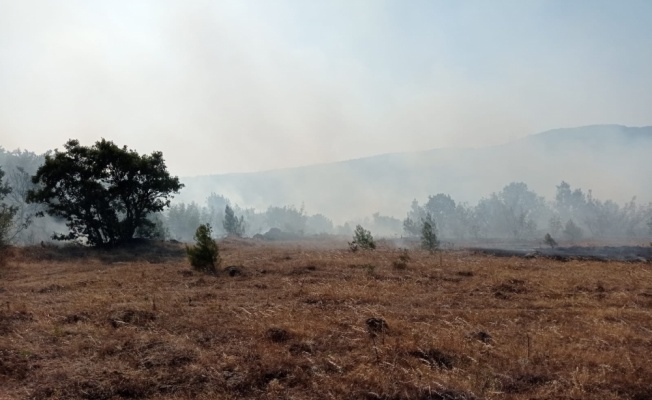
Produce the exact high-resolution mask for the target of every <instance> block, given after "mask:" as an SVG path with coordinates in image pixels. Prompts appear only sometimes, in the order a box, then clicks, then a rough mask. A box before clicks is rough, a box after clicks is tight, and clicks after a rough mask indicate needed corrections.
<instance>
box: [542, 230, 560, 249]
mask: <svg viewBox="0 0 652 400" xmlns="http://www.w3.org/2000/svg"><path fill="white" fill-rule="evenodd" d="M543 241H544V242H545V243H546V244H547V245H548V246H550V248H552V249H554V248H555V247H556V246H557V241H556V240H555V239H553V238H552V236H550V234H549V233H546V236H545V237H544V238H543Z"/></svg>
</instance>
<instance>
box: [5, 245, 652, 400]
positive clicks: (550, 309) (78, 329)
mask: <svg viewBox="0 0 652 400" xmlns="http://www.w3.org/2000/svg"><path fill="white" fill-rule="evenodd" d="M151 245H152V247H151V248H150V247H148V246H149V245H148V244H142V245H141V247H136V248H132V249H126V250H125V249H121V250H117V251H116V252H115V254H112V253H111V252H110V251H106V250H101V251H100V250H90V249H83V248H81V249H80V248H73V249H68V248H62V249H57V248H34V249H31V248H30V249H14V250H12V254H10V256H9V258H8V260H7V262H6V264H5V265H4V266H3V267H1V268H0V277H1V280H0V296H1V297H0V298H1V299H2V303H1V304H0V307H1V308H0V399H5V398H7V399H14V398H15V399H76V398H80V399H121V398H154V399H184V398H188V399H190V398H192V399H214V398H225V399H236V398H238V399H240V398H250V399H282V398H293V399H321V398H323V399H333V398H354V399H386V400H390V399H391V400H425V399H439V400H442V399H447V400H451V399H458V400H462V399H531V398H538V399H550V398H573V399H604V400H606V399H635V400H642V399H648V398H651V397H652V396H651V395H652V383H651V382H652V365H651V364H650V362H649V355H650V354H652V311H651V310H652V268H651V266H650V264H647V263H631V262H630V263H620V262H593V261H585V260H571V261H565V262H560V261H555V260H551V259H536V258H535V259H523V258H496V257H492V256H488V255H482V254H472V253H469V252H464V251H448V252H444V253H443V254H442V259H441V261H440V259H439V255H438V254H437V255H434V256H433V255H431V254H429V253H427V252H421V251H416V250H411V251H410V254H409V257H408V258H406V257H402V256H404V255H407V254H406V253H405V252H404V251H402V250H398V249H395V248H392V247H390V246H389V245H387V244H382V243H381V244H380V246H379V248H378V249H377V250H376V251H374V252H356V253H351V252H349V251H348V250H347V249H346V244H345V243H344V242H342V243H337V242H309V241H305V242H301V243H265V242H259V241H254V240H244V239H228V240H227V241H225V242H224V243H220V250H221V251H220V253H221V256H222V258H223V260H224V265H228V266H229V267H226V268H225V269H224V270H223V271H221V272H220V273H219V274H217V275H216V276H211V275H204V274H198V273H195V272H193V271H191V270H190V268H189V266H188V265H187V261H186V260H185V258H184V253H183V248H182V247H180V246H179V245H175V244H160V243H154V244H151ZM397 262H404V263H405V267H402V266H397V264H396V263H397ZM370 321H371V322H370Z"/></svg>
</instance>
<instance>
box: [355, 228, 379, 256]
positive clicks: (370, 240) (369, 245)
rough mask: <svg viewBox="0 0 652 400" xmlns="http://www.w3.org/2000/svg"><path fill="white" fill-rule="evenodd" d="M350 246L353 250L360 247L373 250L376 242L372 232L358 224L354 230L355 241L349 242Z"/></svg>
mask: <svg viewBox="0 0 652 400" xmlns="http://www.w3.org/2000/svg"><path fill="white" fill-rule="evenodd" d="M349 248H350V249H351V251H358V249H363V250H373V249H375V248H376V242H374V237H373V236H371V232H369V231H368V230H366V229H364V228H363V227H362V226H361V225H358V226H356V227H355V232H353V241H352V242H349Z"/></svg>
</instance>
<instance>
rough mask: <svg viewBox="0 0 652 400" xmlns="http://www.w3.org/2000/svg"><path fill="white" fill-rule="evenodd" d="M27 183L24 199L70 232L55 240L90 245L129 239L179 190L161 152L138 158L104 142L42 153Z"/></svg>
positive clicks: (71, 143) (73, 142)
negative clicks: (29, 186)
mask: <svg viewBox="0 0 652 400" xmlns="http://www.w3.org/2000/svg"><path fill="white" fill-rule="evenodd" d="M32 181H33V182H34V184H37V185H38V186H37V188H36V189H34V190H30V191H29V193H28V195H27V200H28V201H29V202H33V203H43V204H44V205H45V206H46V212H47V213H48V214H50V215H52V216H56V217H61V218H64V219H65V220H66V221H67V222H66V225H67V226H68V228H69V229H70V232H69V233H68V234H59V235H55V236H54V239H58V240H80V239H82V240H83V239H85V240H86V241H87V243H88V244H91V245H116V244H120V243H124V242H127V241H129V240H131V239H132V238H133V237H134V235H135V233H136V230H137V229H138V228H142V227H146V226H148V225H150V224H152V222H151V221H149V220H148V219H147V216H148V215H149V214H150V213H155V212H159V211H162V210H163V209H164V208H165V207H167V206H169V205H170V199H171V198H172V194H173V193H178V192H179V190H180V189H181V188H182V187H183V185H182V184H181V183H179V178H178V177H171V176H170V174H169V173H168V171H167V168H166V166H165V161H164V160H163V154H162V153H161V152H153V153H152V154H151V155H142V156H141V155H139V154H138V153H136V152H135V151H134V150H129V149H127V147H126V146H124V147H118V146H117V145H115V144H114V143H113V142H111V141H107V140H104V139H102V140H101V141H99V142H96V143H95V145H93V146H91V147H84V146H81V145H80V144H79V141H77V140H70V141H68V143H66V144H65V151H62V152H60V151H55V152H54V153H53V154H51V155H46V157H45V163H44V164H43V165H42V166H41V167H40V168H39V169H38V171H37V172H36V175H34V176H33V177H32Z"/></svg>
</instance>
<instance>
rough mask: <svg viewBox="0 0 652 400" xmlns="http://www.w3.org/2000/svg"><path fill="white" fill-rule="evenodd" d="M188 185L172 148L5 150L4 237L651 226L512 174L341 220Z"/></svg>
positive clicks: (463, 236) (591, 231)
mask: <svg viewBox="0 0 652 400" xmlns="http://www.w3.org/2000/svg"><path fill="white" fill-rule="evenodd" d="M182 188H183V184H182V183H181V182H180V181H179V178H178V177H174V176H171V175H170V174H169V173H168V171H167V167H166V165H165V161H164V159H163V155H162V154H161V153H160V152H153V153H152V154H149V155H140V154H138V153H136V152H135V151H134V150H130V149H128V148H127V147H126V146H123V147H119V146H117V145H115V144H114V143H113V142H110V141H107V140H104V139H102V140H101V141H98V142H96V143H95V144H94V145H93V146H89V147H85V146H82V145H80V143H79V142H78V141H76V140H70V141H68V142H67V143H66V144H65V145H64V149H63V151H58V150H55V151H52V152H48V153H46V154H44V155H36V154H34V153H31V152H27V151H20V150H16V151H13V152H9V151H6V150H4V149H2V148H0V244H2V243H6V242H9V241H13V242H16V243H22V244H34V243H38V241H47V240H50V239H51V238H53V237H54V238H55V239H60V240H73V241H81V242H83V243H87V244H92V245H117V244H121V243H123V242H125V241H129V240H132V239H133V238H139V237H142V238H159V239H176V240H179V241H184V242H186V241H190V240H192V238H193V237H194V235H195V233H196V229H197V227H198V226H200V225H203V224H208V225H209V226H210V227H211V229H212V230H211V232H212V234H214V235H215V236H227V235H233V236H240V237H243V236H250V237H251V236H259V235H260V236H265V235H270V234H271V233H272V232H276V234H277V235H280V233H282V234H283V236H282V237H283V238H296V237H301V236H306V235H318V234H339V235H350V234H351V233H353V231H354V227H356V226H358V225H364V226H365V227H366V228H368V229H370V230H371V231H373V232H374V234H375V235H376V236H380V237H383V236H385V237H398V236H414V237H418V236H420V235H422V233H423V227H424V223H427V224H428V225H429V227H430V228H429V229H431V230H432V231H433V234H436V235H437V237H438V238H440V239H444V240H469V239H471V240H481V239H489V238H501V239H511V240H532V239H541V238H543V237H544V236H545V235H546V234H547V236H545V237H550V238H551V239H553V238H560V239H562V238H563V239H567V240H570V241H577V240H579V239H581V238H583V237H592V238H624V237H646V236H648V235H649V234H650V233H652V204H648V205H639V204H637V203H636V199H635V198H634V199H632V200H631V201H630V202H627V203H625V204H623V205H620V204H618V203H616V202H614V201H612V200H600V199H598V198H596V197H595V196H594V195H593V193H592V191H590V190H588V191H584V190H583V189H580V188H573V187H571V185H570V184H569V183H567V182H563V181H562V182H561V183H560V184H559V185H558V186H556V193H555V197H554V199H552V200H546V199H545V198H544V197H543V196H540V195H538V194H537V193H535V192H534V191H533V190H530V188H528V186H527V184H525V183H523V182H513V183H510V184H508V185H506V186H505V187H504V188H503V189H502V190H500V191H499V192H495V193H491V194H489V195H487V196H485V197H483V198H482V199H481V200H480V201H478V202H477V204H475V205H469V204H468V203H464V202H458V201H455V200H454V199H453V198H452V197H451V196H450V195H448V194H444V193H438V194H435V195H431V196H428V198H427V199H426V200H425V201H423V202H422V203H420V202H419V201H417V200H416V199H415V200H414V201H413V202H412V204H411V206H410V208H409V209H408V210H407V212H406V216H405V218H404V219H399V218H396V217H393V216H387V215H381V214H380V213H378V212H376V213H374V214H372V215H371V216H370V217H366V218H364V219H360V220H356V221H348V222H345V223H343V224H341V225H335V224H334V223H333V221H332V220H331V219H330V218H328V217H327V216H325V215H323V214H313V215H308V214H307V213H306V212H305V208H304V207H303V205H302V206H301V207H299V208H297V207H296V206H294V205H283V206H270V207H268V208H267V209H266V210H264V211H258V210H256V209H253V208H246V207H241V206H239V205H238V204H232V202H231V201H230V200H229V199H228V198H227V197H225V196H223V195H220V194H216V193H213V194H211V195H210V196H209V197H208V198H207V199H206V201H205V204H204V205H199V204H198V203H194V202H193V203H179V202H177V203H172V199H173V197H174V195H175V194H177V193H179V191H180V190H181V189H182Z"/></svg>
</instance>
